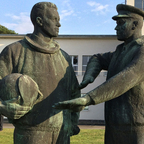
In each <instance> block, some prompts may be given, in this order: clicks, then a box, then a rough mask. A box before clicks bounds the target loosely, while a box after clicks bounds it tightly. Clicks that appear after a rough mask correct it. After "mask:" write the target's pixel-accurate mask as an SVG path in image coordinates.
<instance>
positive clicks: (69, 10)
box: [60, 0, 75, 20]
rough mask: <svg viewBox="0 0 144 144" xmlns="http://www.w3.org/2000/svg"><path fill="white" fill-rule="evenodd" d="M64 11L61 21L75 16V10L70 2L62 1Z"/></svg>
mask: <svg viewBox="0 0 144 144" xmlns="http://www.w3.org/2000/svg"><path fill="white" fill-rule="evenodd" d="M62 7H63V10H62V11H61V12H60V19H61V20H63V19H64V18H66V17H67V16H71V15H75V14H74V10H73V8H72V7H71V5H70V0H64V1H62Z"/></svg>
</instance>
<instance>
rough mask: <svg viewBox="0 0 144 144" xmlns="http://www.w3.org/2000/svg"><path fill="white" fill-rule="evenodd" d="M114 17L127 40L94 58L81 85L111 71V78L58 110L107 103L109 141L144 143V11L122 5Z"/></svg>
mask: <svg viewBox="0 0 144 144" xmlns="http://www.w3.org/2000/svg"><path fill="white" fill-rule="evenodd" d="M117 12H118V15H116V16H114V17H113V19H114V20H115V21H116V22H117V26H116V28H115V30H116V32H117V39H118V40H120V41H124V43H122V44H120V45H118V46H117V48H116V50H115V51H114V52H108V53H103V54H95V55H94V56H92V57H91V59H90V61H89V63H88V65H87V69H86V73H85V76H84V78H83V81H82V83H81V84H80V88H83V87H85V86H87V85H88V84H89V83H91V82H93V81H94V79H95V78H96V77H97V76H98V74H99V72H100V71H101V70H102V69H103V70H107V71H108V74H107V80H106V82H104V83H103V84H102V85H100V86H98V87H97V88H95V89H94V90H92V91H90V92H88V93H87V94H86V95H85V96H84V97H82V98H78V99H74V100H70V101H65V102H59V103H57V104H55V106H54V107H55V108H58V109H72V110H74V111H80V110H82V109H83V108H84V107H85V106H87V105H96V104H99V103H101V102H105V122H106V130H105V144H143V143H144V134H143V133H144V37H143V36H142V35H141V29H142V26H143V18H144V12H143V11H142V10H140V9H138V8H136V7H133V6H129V5H123V4H119V5H117Z"/></svg>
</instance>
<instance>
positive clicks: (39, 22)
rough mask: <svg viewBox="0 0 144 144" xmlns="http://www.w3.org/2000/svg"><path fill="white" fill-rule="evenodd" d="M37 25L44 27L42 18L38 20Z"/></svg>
mask: <svg viewBox="0 0 144 144" xmlns="http://www.w3.org/2000/svg"><path fill="white" fill-rule="evenodd" d="M36 23H37V24H38V25H39V26H42V25H43V20H42V18H41V17H37V18H36Z"/></svg>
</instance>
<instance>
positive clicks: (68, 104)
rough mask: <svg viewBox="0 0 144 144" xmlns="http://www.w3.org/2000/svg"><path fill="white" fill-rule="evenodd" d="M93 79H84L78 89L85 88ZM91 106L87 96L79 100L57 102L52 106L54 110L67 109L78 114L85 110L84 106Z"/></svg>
mask: <svg viewBox="0 0 144 144" xmlns="http://www.w3.org/2000/svg"><path fill="white" fill-rule="evenodd" d="M92 82H93V79H86V80H84V81H83V82H82V83H81V84H80V85H79V89H82V88H84V87H86V86H87V85H88V84H89V83H92ZM90 104H91V98H90V97H89V96H88V95H85V96H83V97H80V98H76V99H72V100H68V101H63V102H58V103H56V104H54V105H53V108H55V109H69V110H71V111H74V112H79V111H81V110H83V109H84V108H85V106H87V105H90Z"/></svg>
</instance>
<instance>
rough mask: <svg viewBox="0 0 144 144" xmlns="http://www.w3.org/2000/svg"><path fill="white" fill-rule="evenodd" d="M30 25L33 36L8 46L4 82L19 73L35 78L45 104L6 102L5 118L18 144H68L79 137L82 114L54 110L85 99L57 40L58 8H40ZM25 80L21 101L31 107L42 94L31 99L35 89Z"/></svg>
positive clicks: (1, 61)
mask: <svg viewBox="0 0 144 144" xmlns="http://www.w3.org/2000/svg"><path fill="white" fill-rule="evenodd" d="M31 20H32V23H33V24H34V32H33V33H32V34H28V35H26V36H25V38H24V39H23V40H20V41H18V42H15V43H13V44H10V45H8V46H7V47H6V48H5V49H4V50H3V51H2V53H1V54H0V76H1V78H4V77H5V76H7V75H9V74H11V73H19V74H22V75H24V76H28V77H30V78H32V79H33V81H34V82H35V83H36V84H37V86H38V90H39V93H42V95H43V98H42V99H41V101H40V100H39V101H37V100H36V103H34V104H33V105H34V106H33V105H32V106H31V105H27V104H28V103H27V102H26V105H22V104H21V105H19V104H16V102H17V100H19V98H16V99H14V100H15V101H14V103H13V102H12V101H13V100H10V101H2V103H1V104H0V112H1V114H3V115H7V114H8V117H9V118H10V119H11V121H12V123H13V124H14V126H15V130H14V144H69V143H70V136H72V135H75V134H78V133H79V128H78V126H77V124H78V118H79V113H77V112H70V111H69V110H56V109H54V108H53V107H52V105H54V103H57V102H59V101H64V100H70V99H73V98H77V97H80V90H79V89H78V86H79V84H78V81H77V78H76V76H75V73H74V71H73V67H72V65H71V59H70V56H69V55H68V54H67V53H66V52H65V51H63V50H62V49H60V46H59V44H58V43H57V42H56V41H55V40H54V39H53V37H56V36H58V32H59V27H60V26H61V25H60V23H59V20H60V18H59V14H58V12H57V7H56V5H55V4H52V3H50V2H40V3H37V4H35V5H34V7H33V8H32V11H31ZM21 79H22V78H21V77H20V78H19V83H20V85H19V92H20V96H23V98H25V100H26V101H27V100H28V99H29V101H31V100H32V99H33V98H34V97H33V96H32V94H34V92H37V93H38V91H33V92H32V93H31V91H32V89H29V86H28V87H26V85H25V86H24V83H22V81H21ZM30 85H31V84H30ZM29 92H30V94H29ZM36 96H37V95H36ZM6 103H7V104H6ZM20 103H21V102H20ZM6 110H7V113H6V112H5V111H6ZM11 111H12V113H11ZM9 113H11V116H9ZM13 115H14V117H12V116H13Z"/></svg>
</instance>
